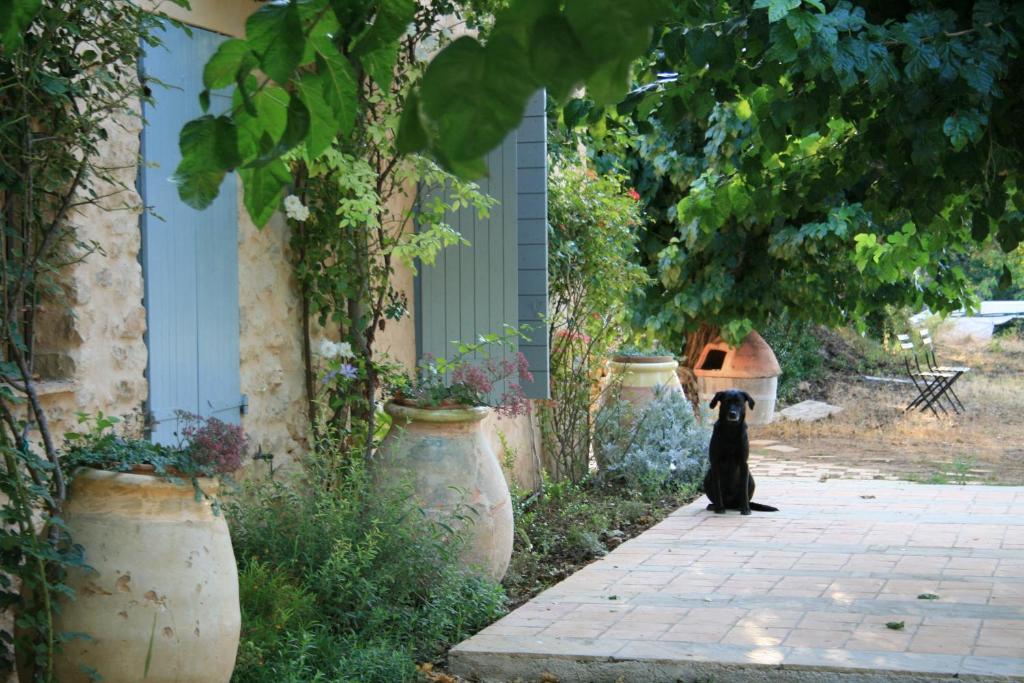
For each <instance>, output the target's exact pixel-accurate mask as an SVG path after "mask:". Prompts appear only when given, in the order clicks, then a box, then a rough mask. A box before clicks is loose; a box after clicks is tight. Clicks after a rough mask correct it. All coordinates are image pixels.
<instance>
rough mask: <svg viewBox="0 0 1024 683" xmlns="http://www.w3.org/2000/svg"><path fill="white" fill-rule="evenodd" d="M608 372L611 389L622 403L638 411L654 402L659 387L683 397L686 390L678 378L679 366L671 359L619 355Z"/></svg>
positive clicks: (613, 359)
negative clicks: (656, 389) (625, 402)
mask: <svg viewBox="0 0 1024 683" xmlns="http://www.w3.org/2000/svg"><path fill="white" fill-rule="evenodd" d="M609 369H610V371H611V373H610V377H609V381H610V385H609V386H610V388H613V390H614V391H615V392H616V394H615V395H616V396H617V397H618V398H619V399H620V400H623V401H627V402H629V403H631V404H632V405H633V407H634V408H636V409H637V410H640V409H642V408H643V407H644V406H646V405H647V404H648V403H650V402H651V401H652V400H654V388H655V387H657V386H661V387H664V388H665V390H666V391H668V392H670V393H677V394H679V396H683V386H682V384H680V383H679V375H678V374H677V372H678V370H679V363H678V362H677V361H676V359H675V358H673V357H672V356H625V355H616V356H613V357H612V360H611V363H610V364H609ZM684 398H685V397H684Z"/></svg>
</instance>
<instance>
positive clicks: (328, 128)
mask: <svg viewBox="0 0 1024 683" xmlns="http://www.w3.org/2000/svg"><path fill="white" fill-rule="evenodd" d="M323 81H324V74H323V73H313V72H311V73H308V74H306V75H304V76H303V77H302V79H301V80H299V82H298V83H297V86H298V90H299V97H301V98H302V102H303V104H305V105H306V109H307V110H309V131H308V132H307V133H306V151H307V153H308V154H309V156H311V157H315V156H317V155H318V154H320V152H322V151H324V150H325V149H326V148H327V146H328V145H329V144H331V140H333V139H334V137H335V136H336V135H337V134H338V116H337V115H338V111H337V110H335V109H333V108H331V106H330V105H328V104H327V101H326V100H325V99H324V83H323Z"/></svg>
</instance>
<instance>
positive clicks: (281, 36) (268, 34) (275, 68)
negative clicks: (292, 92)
mask: <svg viewBox="0 0 1024 683" xmlns="http://www.w3.org/2000/svg"><path fill="white" fill-rule="evenodd" d="M245 37H246V40H247V41H248V42H249V47H250V48H251V49H252V51H253V52H255V53H256V55H257V56H258V57H259V60H260V67H261V68H262V69H263V71H264V72H265V73H266V74H267V75H268V76H270V77H271V78H273V79H274V80H275V81H277V82H278V83H280V84H282V85H283V84H285V83H287V82H288V80H289V79H290V78H291V76H292V73H293V72H294V71H295V68H296V67H297V66H298V65H299V62H300V61H302V53H303V51H304V50H305V43H306V38H305V35H304V34H303V31H302V20H301V19H300V17H299V10H298V8H297V7H296V5H295V4H293V3H290V2H289V3H288V4H286V5H264V6H263V7H260V8H259V9H258V10H256V11H255V12H253V13H252V14H251V15H249V19H248V20H246V22H245Z"/></svg>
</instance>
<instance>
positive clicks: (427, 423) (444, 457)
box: [373, 402, 512, 580]
mask: <svg viewBox="0 0 1024 683" xmlns="http://www.w3.org/2000/svg"><path fill="white" fill-rule="evenodd" d="M384 409H385V410H386V411H387V413H388V414H389V415H391V418H392V423H391V430H390V431H389V432H388V434H387V436H386V437H385V438H384V441H383V443H381V445H380V449H379V450H378V452H377V454H376V456H375V457H374V460H373V470H374V479H375V480H376V481H377V482H380V483H381V484H385V483H387V482H400V481H403V480H407V481H409V482H410V483H411V484H412V487H413V490H414V492H415V495H416V497H417V499H418V504H419V505H420V506H421V507H422V508H423V510H424V511H425V512H426V513H427V514H428V515H429V516H430V517H432V518H434V519H442V520H445V521H446V522H449V521H451V519H452V516H453V515H460V514H461V515H462V516H463V517H465V518H467V521H466V522H465V526H463V527H462V532H463V533H464V534H465V536H466V545H465V546H464V548H463V550H462V556H461V558H460V560H461V562H462V564H463V565H464V566H466V567H475V568H478V569H480V570H482V571H483V572H484V573H485V574H486V575H487V576H489V577H491V578H492V579H495V580H500V579H501V578H502V577H503V576H504V575H505V571H506V570H507V569H508V563H509V560H510V559H511V558H512V497H511V496H510V495H509V491H508V484H507V483H506V482H505V476H504V474H502V471H501V466H500V465H499V463H498V458H497V456H496V455H495V454H494V451H493V450H492V449H491V446H490V443H489V442H488V440H487V438H486V436H485V434H484V432H483V428H482V426H481V421H482V420H483V419H484V418H485V417H487V415H488V414H489V413H490V412H491V409H490V408H486V407H473V408H461V407H454V408H414V407H411V406H407V405H401V404H399V403H395V402H390V403H388V404H387V405H385V407H384ZM467 505H468V506H470V507H471V508H472V512H470V513H469V514H468V515H467V514H465V513H466V512H467V511H466V508H465V506H467Z"/></svg>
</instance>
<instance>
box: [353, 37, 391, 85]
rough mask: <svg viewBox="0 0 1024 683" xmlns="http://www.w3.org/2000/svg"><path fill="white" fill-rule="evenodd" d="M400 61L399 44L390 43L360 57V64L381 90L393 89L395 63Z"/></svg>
mask: <svg viewBox="0 0 1024 683" xmlns="http://www.w3.org/2000/svg"><path fill="white" fill-rule="evenodd" d="M397 59H398V43H397V42H394V43H390V44H388V45H384V46H382V47H379V48H377V49H376V50H372V51H370V52H364V53H363V54H361V55H359V62H360V64H362V65H363V69H365V70H366V73H368V74H370V78H372V79H373V82H374V83H376V84H377V86H378V87H379V88H380V89H381V90H387V89H388V88H390V87H391V81H392V80H394V77H395V61H396V60H397Z"/></svg>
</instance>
